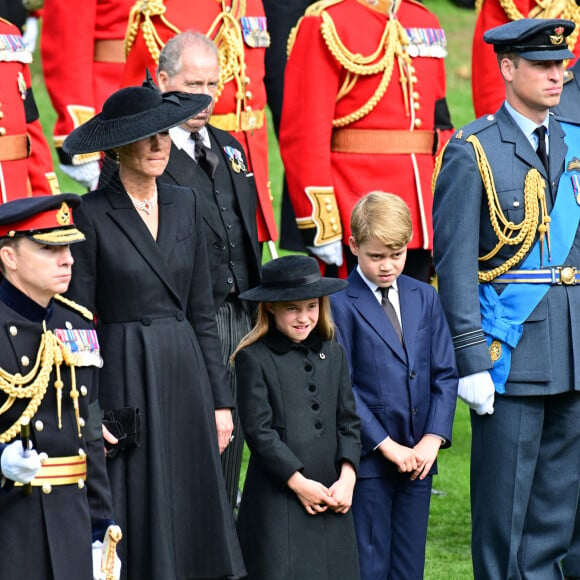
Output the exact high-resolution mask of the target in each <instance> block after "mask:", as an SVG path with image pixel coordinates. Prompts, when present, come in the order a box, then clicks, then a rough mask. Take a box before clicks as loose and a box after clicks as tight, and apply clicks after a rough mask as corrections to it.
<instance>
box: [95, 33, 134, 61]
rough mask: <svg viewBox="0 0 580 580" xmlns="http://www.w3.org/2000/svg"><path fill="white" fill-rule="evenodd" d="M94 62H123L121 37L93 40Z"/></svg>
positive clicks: (123, 53) (123, 43)
mask: <svg viewBox="0 0 580 580" xmlns="http://www.w3.org/2000/svg"><path fill="white" fill-rule="evenodd" d="M93 60H94V61H95V62H117V63H124V62H125V60H126V59H125V41H124V39H122V38H119V39H113V40H95V47H94V49H93Z"/></svg>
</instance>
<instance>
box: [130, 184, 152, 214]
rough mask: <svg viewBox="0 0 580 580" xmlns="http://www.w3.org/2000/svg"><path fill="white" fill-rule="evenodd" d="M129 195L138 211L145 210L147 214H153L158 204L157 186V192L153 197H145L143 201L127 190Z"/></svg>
mask: <svg viewBox="0 0 580 580" xmlns="http://www.w3.org/2000/svg"><path fill="white" fill-rule="evenodd" d="M127 195H128V196H129V197H130V198H131V201H132V202H133V205H134V206H135V209H137V210H138V211H143V212H145V213H146V214H147V215H151V212H152V211H153V209H154V208H155V206H156V205H157V186H155V193H154V194H153V197H152V198H151V199H144V200H143V201H141V200H139V199H136V198H134V197H133V196H132V195H131V194H130V193H129V192H127Z"/></svg>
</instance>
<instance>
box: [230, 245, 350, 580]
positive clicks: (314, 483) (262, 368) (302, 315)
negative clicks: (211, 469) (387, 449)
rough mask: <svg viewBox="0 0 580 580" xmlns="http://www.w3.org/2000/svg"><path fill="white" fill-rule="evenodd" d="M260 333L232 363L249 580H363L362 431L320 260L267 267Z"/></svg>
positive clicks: (332, 282)
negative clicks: (356, 503)
mask: <svg viewBox="0 0 580 580" xmlns="http://www.w3.org/2000/svg"><path fill="white" fill-rule="evenodd" d="M262 280H263V282H262V284H261V285H260V286H258V287H256V288H254V289H252V290H249V291H247V292H244V293H243V294H241V295H240V297H241V298H242V299H244V300H249V301H254V302H259V305H258V318H257V323H256V325H255V326H254V328H253V329H252V331H251V332H250V333H249V334H248V335H247V336H246V337H245V338H244V339H243V340H242V342H241V343H240V345H239V346H238V348H237V349H236V351H235V352H234V354H233V355H232V361H234V360H235V367H236V376H237V381H238V407H239V413H240V418H241V422H242V428H243V430H244V435H245V437H246V441H247V443H248V446H249V448H250V451H251V458H250V464H249V467H248V472H247V476H246V482H245V486H244V492H243V495H242V502H241V505H240V510H239V515H238V534H239V537H240V543H241V545H242V552H243V555H244V560H245V563H246V568H247V570H248V579H250V580H272V578H276V579H277V580H297V579H300V580H357V579H358V578H359V569H358V557H357V549H356V538H355V534H354V525H353V521H352V516H351V514H350V511H349V510H350V506H351V502H352V493H353V489H354V484H355V481H356V468H357V466H358V461H359V457H360V421H359V418H358V416H357V414H356V410H355V402H354V396H353V393H352V387H351V383H350V377H349V371H348V366H347V362H346V358H345V354H344V352H343V350H342V347H341V346H339V345H338V343H337V342H336V341H335V340H334V326H333V323H332V319H331V315H330V306H329V300H328V294H332V293H333V292H337V291H338V290H341V289H342V288H344V287H345V285H346V282H344V281H343V280H337V279H330V278H322V277H321V275H320V269H319V267H318V263H317V262H316V260H315V259H313V258H309V257H306V256H285V257H282V258H279V259H276V260H273V261H271V262H269V263H267V264H266V265H265V266H264V268H263V272H262Z"/></svg>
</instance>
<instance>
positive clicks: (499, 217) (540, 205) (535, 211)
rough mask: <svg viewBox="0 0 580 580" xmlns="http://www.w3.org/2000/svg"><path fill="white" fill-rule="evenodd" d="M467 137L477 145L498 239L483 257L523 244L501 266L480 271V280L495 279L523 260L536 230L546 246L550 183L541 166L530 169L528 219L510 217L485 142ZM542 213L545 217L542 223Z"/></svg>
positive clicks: (526, 200)
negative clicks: (506, 211)
mask: <svg viewBox="0 0 580 580" xmlns="http://www.w3.org/2000/svg"><path fill="white" fill-rule="evenodd" d="M466 141H467V142H469V143H471V144H472V145H473V149H474V151H475V158H476V161H477V166H478V167H479V173H480V175H481V180H482V182H483V187H484V190H485V193H486V196H487V204H488V207H489V217H490V221H491V226H492V228H493V231H494V233H495V235H496V236H497V239H498V242H497V244H496V246H495V248H493V250H492V251H491V252H489V253H488V254H486V255H485V256H481V257H480V258H479V260H480V261H482V262H484V261H487V260H489V259H491V258H492V257H494V256H495V255H496V254H497V253H498V252H499V250H501V248H503V247H504V246H506V245H507V246H516V245H519V244H521V247H520V248H519V249H518V250H517V252H516V253H515V254H514V255H513V256H512V257H511V258H509V259H508V260H506V261H505V262H504V263H503V264H501V265H500V266H497V267H496V268H493V269H492V270H487V271H481V270H480V271H479V272H478V274H477V277H478V280H479V282H491V281H492V280H493V279H494V278H496V277H497V276H499V275H501V274H505V272H507V271H508V270H509V269H510V268H511V267H512V266H514V265H515V264H517V263H518V262H520V261H521V260H522V258H523V257H524V256H525V255H526V254H527V253H528V251H529V250H530V248H531V247H532V244H533V242H534V239H535V237H536V232H538V233H539V235H540V243H541V244H542V247H543V241H544V235H545V234H546V233H547V234H548V236H549V222H550V217H549V216H548V214H547V210H546V198H545V188H546V184H545V182H544V180H543V179H542V176H541V175H540V173H539V171H538V170H537V169H530V170H529V171H528V173H527V174H526V179H525V182H524V219H523V220H522V221H521V222H520V223H519V224H514V223H513V222H511V221H508V220H507V219H506V217H505V215H504V213H503V211H502V209H501V205H500V202H499V198H498V195H497V191H496V189H495V184H494V181H493V174H492V171H491V167H490V165H489V161H488V159H487V157H486V155H485V151H484V150H483V147H482V146H481V143H480V142H479V140H478V139H477V137H476V136H475V135H470V136H469V137H468V138H467V139H466ZM540 214H541V217H542V219H541V223H540V225H539V226H538V222H539V221H540V220H539V216H540Z"/></svg>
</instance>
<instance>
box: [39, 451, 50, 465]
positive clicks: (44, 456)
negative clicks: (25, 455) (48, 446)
mask: <svg viewBox="0 0 580 580" xmlns="http://www.w3.org/2000/svg"><path fill="white" fill-rule="evenodd" d="M38 459H39V460H40V464H41V465H42V464H43V463H44V462H45V461H46V460H47V459H48V454H47V453H45V452H44V451H41V452H40V453H39V454H38Z"/></svg>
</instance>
